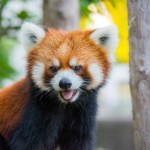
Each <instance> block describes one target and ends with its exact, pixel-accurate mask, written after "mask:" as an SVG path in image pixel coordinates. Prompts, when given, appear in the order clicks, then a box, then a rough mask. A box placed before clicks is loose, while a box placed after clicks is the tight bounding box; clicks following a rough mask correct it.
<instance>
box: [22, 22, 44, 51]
mask: <svg viewBox="0 0 150 150" xmlns="http://www.w3.org/2000/svg"><path fill="white" fill-rule="evenodd" d="M44 36H45V31H44V29H42V28H41V27H39V26H37V25H35V24H33V23H29V22H25V23H24V24H23V25H22V28H21V40H22V42H23V44H24V45H25V48H26V49H30V48H32V47H33V46H34V45H35V44H36V43H37V42H39V41H40V40H41V39H42V38H43V37H44Z"/></svg>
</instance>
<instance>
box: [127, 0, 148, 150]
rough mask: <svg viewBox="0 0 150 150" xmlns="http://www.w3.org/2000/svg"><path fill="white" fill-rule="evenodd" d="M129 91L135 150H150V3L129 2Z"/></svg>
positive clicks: (138, 0)
mask: <svg viewBox="0 0 150 150" xmlns="http://www.w3.org/2000/svg"><path fill="white" fill-rule="evenodd" d="M128 15H129V16H128V17H129V46H130V88H131V96H132V103H133V128H134V142H135V149H136V150H150V0H128Z"/></svg>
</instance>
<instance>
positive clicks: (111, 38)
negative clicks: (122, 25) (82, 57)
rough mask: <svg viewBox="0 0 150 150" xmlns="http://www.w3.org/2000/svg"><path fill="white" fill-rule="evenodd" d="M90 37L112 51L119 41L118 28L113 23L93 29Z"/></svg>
mask: <svg viewBox="0 0 150 150" xmlns="http://www.w3.org/2000/svg"><path fill="white" fill-rule="evenodd" d="M90 38H91V39H92V40H94V41H95V42H96V44H98V45H101V46H103V47H104V48H105V49H106V50H108V51H109V52H114V50H115V49H116V47H117V45H118V42H119V38H118V30H117V27H116V26H115V25H114V24H112V25H109V26H106V27H101V28H98V29H95V30H94V31H93V32H92V33H91V35H90Z"/></svg>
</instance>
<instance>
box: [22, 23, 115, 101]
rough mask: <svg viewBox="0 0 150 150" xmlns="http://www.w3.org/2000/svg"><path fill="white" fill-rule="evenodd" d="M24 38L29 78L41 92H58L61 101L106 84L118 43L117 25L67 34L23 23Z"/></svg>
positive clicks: (71, 99) (75, 97)
mask: <svg viewBox="0 0 150 150" xmlns="http://www.w3.org/2000/svg"><path fill="white" fill-rule="evenodd" d="M22 38H23V42H24V44H25V46H26V49H28V76H29V78H30V79H31V80H32V81H33V82H34V84H35V86H37V87H38V88H40V89H41V90H42V91H49V92H50V91H55V92H56V93H57V96H58V97H59V99H60V100H61V101H62V102H74V101H76V100H77V99H78V97H79V95H80V94H81V93H82V92H84V90H91V89H96V88H98V87H99V86H101V85H102V84H103V83H104V82H105V80H106V78H107V76H108V74H109V71H110V65H111V55H113V54H112V53H113V51H114V49H115V48H116V46H117V44H118V33H117V28H116V26H114V25H110V26H107V27H104V28H99V29H96V30H87V31H80V30H77V31H70V32H65V31H62V30H54V29H48V30H47V31H44V29H42V28H40V27H38V26H36V25H34V24H31V23H24V24H23V26H22Z"/></svg>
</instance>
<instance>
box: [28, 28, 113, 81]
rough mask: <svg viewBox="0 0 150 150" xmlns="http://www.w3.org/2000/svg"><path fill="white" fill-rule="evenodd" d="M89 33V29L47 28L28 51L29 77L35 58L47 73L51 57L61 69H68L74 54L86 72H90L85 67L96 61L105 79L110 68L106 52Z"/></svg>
mask: <svg viewBox="0 0 150 150" xmlns="http://www.w3.org/2000/svg"><path fill="white" fill-rule="evenodd" d="M91 33H92V31H90V30H89V31H71V32H65V31H57V30H53V29H49V30H48V32H47V33H46V36H45V37H44V39H43V40H42V41H41V42H40V43H39V44H37V45H36V46H35V47H34V48H33V49H32V50H31V52H30V53H29V57H28V61H29V62H30V63H29V76H30V77H31V71H30V70H32V66H33V65H34V63H35V62H36V61H37V60H38V61H41V62H42V63H44V64H45V66H46V68H45V69H46V70H45V73H46V74H49V73H50V72H49V69H48V68H49V67H50V66H52V65H53V62H52V60H53V59H52V58H53V57H55V58H57V59H58V60H59V61H60V64H61V66H60V68H61V69H68V68H70V66H69V61H70V59H71V58H74V56H75V58H77V62H78V64H79V65H82V66H83V68H84V70H86V73H87V74H90V73H89V72H88V70H87V69H88V68H87V67H88V66H89V65H90V64H91V63H94V62H96V63H98V64H99V65H100V67H101V68H102V70H103V74H104V79H105V78H106V77H107V75H108V72H109V68H110V62H109V60H108V54H107V51H106V50H105V49H104V48H103V47H100V46H99V45H96V43H95V42H94V41H92V40H91V39H90V34H91ZM91 77H92V76H91Z"/></svg>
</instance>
